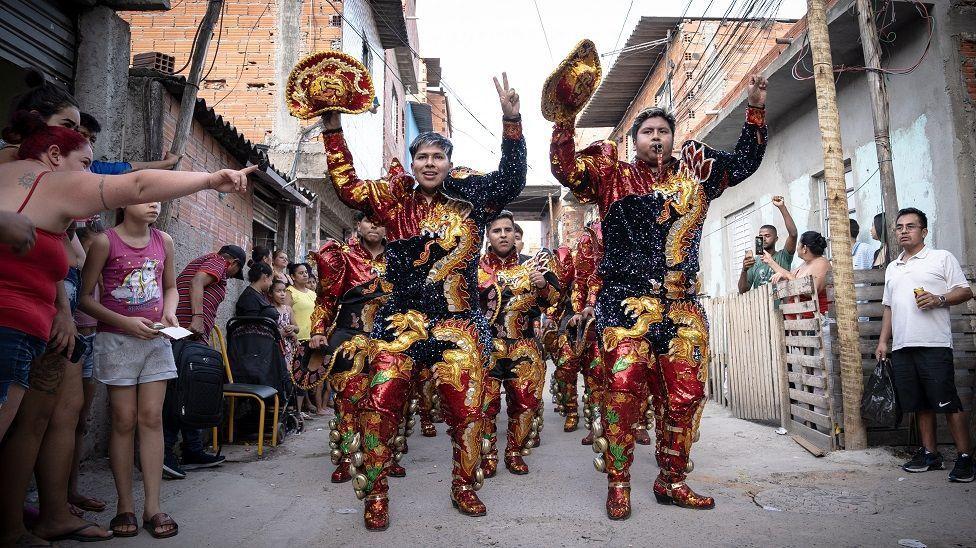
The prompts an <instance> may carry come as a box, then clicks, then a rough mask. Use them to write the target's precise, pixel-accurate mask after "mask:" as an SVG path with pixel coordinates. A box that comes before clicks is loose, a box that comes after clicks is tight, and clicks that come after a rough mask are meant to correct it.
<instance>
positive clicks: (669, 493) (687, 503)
mask: <svg viewBox="0 0 976 548" xmlns="http://www.w3.org/2000/svg"><path fill="white" fill-rule="evenodd" d="M654 498H656V499H657V501H658V502H659V503H661V504H673V505H675V506H680V507H681V508H690V509H692V510H711V509H712V508H715V499H713V498H712V497H703V496H701V495H699V494H698V493H695V492H694V491H692V490H691V487H688V484H687V483H685V482H684V481H679V482H677V483H667V482H666V481H665V480H664V478H662V477H661V476H658V477H657V480H655V481H654Z"/></svg>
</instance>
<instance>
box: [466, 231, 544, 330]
mask: <svg viewBox="0 0 976 548" xmlns="http://www.w3.org/2000/svg"><path fill="white" fill-rule="evenodd" d="M553 261H554V258H553V256H552V253H550V252H549V250H547V249H543V250H542V251H540V252H539V253H538V254H536V255H535V256H534V257H528V256H525V255H519V254H518V253H515V252H513V253H509V255H508V256H507V257H504V258H502V257H499V256H498V255H496V254H495V253H494V252H492V251H491V250H489V251H488V252H487V253H485V255H484V256H483V257H482V258H481V262H480V264H479V269H478V290H479V294H480V296H481V306H482V309H483V310H484V311H485V315H486V316H487V317H488V321H489V322H490V323H491V328H492V335H494V336H495V337H499V338H503V339H521V338H531V337H532V336H533V333H532V323H533V321H534V320H535V318H537V317H538V315H539V312H540V310H542V309H547V308H549V307H551V306H553V305H555V304H556V302H557V301H558V300H559V280H558V278H557V275H556V273H555V272H553V264H552V263H553ZM537 265H539V266H542V267H544V268H545V269H546V272H545V274H544V276H545V278H546V282H547V283H546V286H545V287H543V288H538V287H535V286H534V285H533V284H532V282H531V281H530V280H529V274H530V273H531V272H532V271H533V270H535V269H536V266H537Z"/></svg>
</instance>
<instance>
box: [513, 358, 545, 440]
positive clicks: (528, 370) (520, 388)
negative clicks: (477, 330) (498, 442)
mask: <svg viewBox="0 0 976 548" xmlns="http://www.w3.org/2000/svg"><path fill="white" fill-rule="evenodd" d="M508 357H509V359H511V360H512V363H513V364H514V365H513V372H514V373H515V378H513V379H508V380H506V381H505V399H506V403H507V406H508V439H507V443H506V449H505V454H506V456H508V455H510V454H512V455H514V454H515V453H521V451H522V450H523V449H526V448H527V446H526V442H527V441H528V439H529V437H530V435H532V433H533V430H534V429H533V427H532V426H533V421H534V420H535V418H536V414H537V412H538V409H539V403H540V398H541V393H542V388H543V386H542V383H543V379H544V378H545V366H544V365H543V363H542V356H541V355H540V354H539V350H538V348H537V347H536V345H535V341H533V340H532V339H517V340H515V341H512V342H510V343H509V346H508ZM532 437H533V438H534V435H533V436H532Z"/></svg>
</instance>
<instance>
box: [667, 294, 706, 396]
mask: <svg viewBox="0 0 976 548" xmlns="http://www.w3.org/2000/svg"><path fill="white" fill-rule="evenodd" d="M668 318H669V319H670V320H671V321H672V322H674V324H675V325H676V326H677V328H678V336H677V337H675V338H673V339H671V343H670V344H669V345H668V353H669V354H670V355H671V358H672V359H679V360H684V361H686V362H689V363H696V362H697V363H698V364H699V367H698V380H699V381H701V382H705V381H706V380H708V378H707V377H708V328H707V326H706V325H705V319H704V318H702V315H701V313H700V312H699V311H698V308H697V307H696V306H695V305H694V303H691V302H681V303H673V304H672V305H671V310H670V311H669V312H668ZM696 347H697V348H698V350H699V356H698V358H697V359H696V357H695V348H696Z"/></svg>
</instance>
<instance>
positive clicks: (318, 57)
mask: <svg viewBox="0 0 976 548" xmlns="http://www.w3.org/2000/svg"><path fill="white" fill-rule="evenodd" d="M375 94H376V92H375V90H374V89H373V79H372V78H371V77H370V75H369V71H368V70H366V67H364V66H363V64H362V63H360V62H359V61H358V60H356V59H355V58H354V57H351V56H349V55H347V54H345V53H342V52H341V51H335V50H325V51H320V52H317V53H313V54H311V55H309V56H308V57H305V58H304V59H302V60H301V61H299V62H298V64H297V65H295V68H293V69H291V74H290V75H289V76H288V83H287V84H286V85H285V101H287V103H288V111H289V112H291V115H292V116H294V117H296V118H300V119H302V120H308V119H309V118H314V117H316V116H319V115H320V114H322V113H324V112H329V111H337V112H342V113H345V114H359V113H361V112H365V111H367V110H369V109H370V108H371V107H372V106H373V97H374V96H375Z"/></svg>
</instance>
